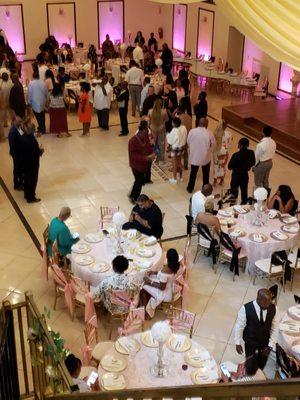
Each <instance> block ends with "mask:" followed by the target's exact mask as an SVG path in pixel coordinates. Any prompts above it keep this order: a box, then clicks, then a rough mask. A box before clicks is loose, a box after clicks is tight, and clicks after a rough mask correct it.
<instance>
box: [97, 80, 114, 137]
mask: <svg viewBox="0 0 300 400" xmlns="http://www.w3.org/2000/svg"><path fill="white" fill-rule="evenodd" d="M112 92H113V88H112V86H111V84H110V83H109V82H108V77H107V75H104V77H103V78H102V81H101V83H100V84H97V86H96V87H95V92H94V108H95V109H96V110H97V116H98V124H99V128H101V129H103V130H105V131H108V130H109V109H110V103H111V96H112Z"/></svg>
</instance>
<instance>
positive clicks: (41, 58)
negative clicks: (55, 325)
mask: <svg viewBox="0 0 300 400" xmlns="http://www.w3.org/2000/svg"><path fill="white" fill-rule="evenodd" d="M36 61H37V62H38V64H40V65H42V64H45V59H44V56H43V54H42V53H39V54H38V55H37V57H36Z"/></svg>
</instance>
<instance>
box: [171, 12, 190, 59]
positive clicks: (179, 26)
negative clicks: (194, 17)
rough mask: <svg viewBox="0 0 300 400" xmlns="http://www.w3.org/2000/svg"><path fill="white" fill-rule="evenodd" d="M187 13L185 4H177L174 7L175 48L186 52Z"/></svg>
mask: <svg viewBox="0 0 300 400" xmlns="http://www.w3.org/2000/svg"><path fill="white" fill-rule="evenodd" d="M186 13H187V6H186V5H185V4H175V5H174V9H173V49H175V50H179V51H182V52H183V53H184V52H185V34H186Z"/></svg>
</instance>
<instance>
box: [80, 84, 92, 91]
mask: <svg viewBox="0 0 300 400" xmlns="http://www.w3.org/2000/svg"><path fill="white" fill-rule="evenodd" d="M80 90H81V92H83V93H89V91H90V90H91V85H90V84H89V82H81V83H80Z"/></svg>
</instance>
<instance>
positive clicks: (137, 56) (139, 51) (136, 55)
mask: <svg viewBox="0 0 300 400" xmlns="http://www.w3.org/2000/svg"><path fill="white" fill-rule="evenodd" d="M132 58H133V59H134V61H135V62H136V63H137V64H138V65H139V66H140V67H141V68H144V52H143V46H142V44H141V43H137V44H136V47H135V49H134V50H133V52H132Z"/></svg>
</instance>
